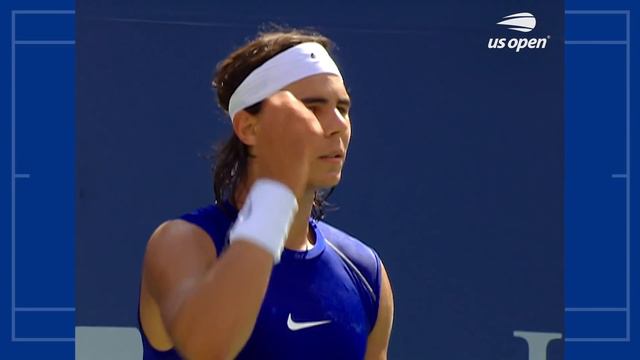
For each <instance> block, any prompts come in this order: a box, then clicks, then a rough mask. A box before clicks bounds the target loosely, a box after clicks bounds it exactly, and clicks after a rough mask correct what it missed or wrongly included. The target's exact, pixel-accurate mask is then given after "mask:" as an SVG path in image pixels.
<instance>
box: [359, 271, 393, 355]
mask: <svg viewBox="0 0 640 360" xmlns="http://www.w3.org/2000/svg"><path fill="white" fill-rule="evenodd" d="M392 326H393V292H392V290H391V284H390V283H389V276H388V275H387V271H386V270H385V268H384V265H382V284H381V286H380V305H379V307H378V318H377V321H376V324H375V326H374V327H373V331H371V334H369V338H368V339H367V353H366V355H365V360H386V359H387V351H388V348H389V338H390V337H391V327H392Z"/></svg>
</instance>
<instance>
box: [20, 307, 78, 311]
mask: <svg viewBox="0 0 640 360" xmlns="http://www.w3.org/2000/svg"><path fill="white" fill-rule="evenodd" d="M16 311H17V312H74V311H76V308H74V307H17V308H16Z"/></svg>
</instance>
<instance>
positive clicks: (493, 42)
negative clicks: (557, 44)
mask: <svg viewBox="0 0 640 360" xmlns="http://www.w3.org/2000/svg"><path fill="white" fill-rule="evenodd" d="M496 25H501V26H504V27H506V28H507V29H509V30H512V31H516V32H520V33H528V32H530V31H532V30H533V29H535V28H536V17H535V16H533V14H531V13H528V12H523V13H517V14H511V15H507V16H505V17H503V18H502V20H501V21H499V22H497V23H496ZM550 38H551V36H547V37H545V38H535V37H534V38H517V37H513V38H510V39H507V38H489V43H488V44H487V48H489V49H505V48H507V49H512V50H515V51H516V52H520V50H522V49H544V48H546V47H547V41H548V40H549V39H550Z"/></svg>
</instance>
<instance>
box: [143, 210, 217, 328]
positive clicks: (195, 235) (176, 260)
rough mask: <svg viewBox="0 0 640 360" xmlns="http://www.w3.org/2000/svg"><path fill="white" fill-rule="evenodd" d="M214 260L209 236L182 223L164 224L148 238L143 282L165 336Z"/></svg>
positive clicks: (195, 227) (214, 255)
mask: <svg viewBox="0 0 640 360" xmlns="http://www.w3.org/2000/svg"><path fill="white" fill-rule="evenodd" d="M215 260H216V249H215V246H214V245H213V242H212V241H211V238H210V237H209V235H207V233H205V232H204V231H203V230H202V229H200V228H199V227H197V226H195V225H193V224H190V223H188V222H186V221H183V220H171V221H168V222H165V223H164V224H162V225H160V226H159V227H158V229H157V230H156V231H155V232H154V233H153V235H152V236H151V238H150V239H149V242H148V244H147V249H146V252H145V258H144V265H143V281H144V283H145V286H146V288H147V289H148V291H149V294H150V295H151V297H152V298H153V300H154V302H155V303H156V304H157V305H158V308H159V310H160V313H161V316H162V320H163V323H164V324H165V327H166V330H167V331H168V332H169V333H171V331H172V329H171V327H172V324H173V323H174V320H175V319H176V317H177V315H178V311H179V309H180V306H181V305H182V303H183V302H184V301H185V299H186V298H187V297H188V296H189V295H190V294H191V292H192V291H193V290H194V289H195V288H196V286H197V284H198V283H199V282H200V281H201V279H202V277H203V276H204V275H205V273H206V272H207V270H208V269H209V268H210V267H211V266H213V263H214V262H215Z"/></svg>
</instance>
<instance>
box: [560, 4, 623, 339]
mask: <svg viewBox="0 0 640 360" xmlns="http://www.w3.org/2000/svg"><path fill="white" fill-rule="evenodd" d="M565 14H569V15H572V14H575V15H624V16H625V22H626V39H625V40H624V41H603V40H595V41H589V40H584V41H583V40H577V41H571V40H569V41H565V45H625V48H626V59H625V65H626V134H625V141H626V162H625V167H626V171H625V174H612V175H611V177H612V178H622V179H625V187H626V199H625V200H626V203H625V210H626V211H625V212H626V219H625V221H626V229H625V231H626V244H625V245H626V254H625V257H626V259H625V261H626V299H625V302H626V305H625V307H624V308H620V309H624V310H620V311H624V312H625V314H626V336H625V337H624V338H565V341H568V342H630V341H631V55H630V54H631V31H630V29H631V11H630V10H566V11H565ZM568 309H574V310H571V311H580V310H577V309H580V308H568ZM583 309H597V308H583ZM601 309H613V308H601ZM565 311H567V310H566V309H565ZM593 311H608V310H593Z"/></svg>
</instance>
